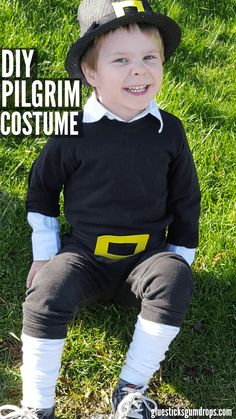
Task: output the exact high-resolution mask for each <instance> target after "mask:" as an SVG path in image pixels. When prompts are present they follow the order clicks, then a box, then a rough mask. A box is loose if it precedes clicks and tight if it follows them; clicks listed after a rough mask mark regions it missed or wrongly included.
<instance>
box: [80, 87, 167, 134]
mask: <svg viewBox="0 0 236 419" xmlns="http://www.w3.org/2000/svg"><path fill="white" fill-rule="evenodd" d="M149 113H150V114H151V115H153V116H154V117H155V118H157V119H158V120H159V122H160V128H159V130H158V132H159V133H160V132H162V129H163V120H162V117H161V113H160V111H159V109H158V106H157V104H156V102H154V100H152V101H151V102H150V103H149V105H148V106H147V108H146V109H144V111H142V112H140V113H139V114H138V115H136V116H135V117H134V118H133V119H131V120H130V121H128V122H133V121H136V120H137V119H140V118H143V117H144V116H146V115H147V114H149ZM104 116H107V118H109V119H116V120H117V121H122V122H127V121H124V120H123V119H121V118H120V117H119V116H117V115H115V114H113V113H112V112H110V111H108V110H107V109H106V108H105V107H104V106H103V105H102V104H101V103H100V102H99V101H98V100H97V98H96V95H95V93H94V92H93V93H92V95H91V96H90V97H89V98H88V100H87V102H86V104H85V106H84V113H83V122H85V123H92V122H97V121H99V120H100V119H102V118H103V117H104Z"/></svg>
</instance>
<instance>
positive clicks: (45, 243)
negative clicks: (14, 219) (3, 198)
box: [27, 212, 61, 260]
mask: <svg viewBox="0 0 236 419" xmlns="http://www.w3.org/2000/svg"><path fill="white" fill-rule="evenodd" d="M27 218H28V222H29V224H30V226H31V227H32V230H33V231H32V236H31V238H32V252H33V260H49V259H51V258H52V257H53V256H55V254H56V253H57V252H58V251H59V250H60V248H61V242H60V236H59V233H60V228H59V224H58V220H57V218H56V217H49V216H46V215H43V214H40V213H37V212H29V213H28V216H27Z"/></svg>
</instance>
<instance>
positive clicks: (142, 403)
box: [111, 385, 157, 419]
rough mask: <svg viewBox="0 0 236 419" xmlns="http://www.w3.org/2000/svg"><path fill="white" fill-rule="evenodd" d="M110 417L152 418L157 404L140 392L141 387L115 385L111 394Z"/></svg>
mask: <svg viewBox="0 0 236 419" xmlns="http://www.w3.org/2000/svg"><path fill="white" fill-rule="evenodd" d="M111 404H112V414H111V418H112V419H153V418H156V417H157V413H156V412H157V404H156V402H154V400H152V399H150V398H149V397H147V396H146V395H145V394H144V393H142V387H138V386H129V385H126V386H124V387H121V386H117V387H116V388H115V390H114V392H113V394H112V400H111Z"/></svg>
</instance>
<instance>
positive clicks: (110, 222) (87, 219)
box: [27, 111, 200, 254]
mask: <svg viewBox="0 0 236 419" xmlns="http://www.w3.org/2000/svg"><path fill="white" fill-rule="evenodd" d="M161 115H162V118H163V124H164V127H163V130H162V132H161V133H158V129H159V121H158V120H157V119H156V118H155V117H153V116H152V115H150V114H149V115H147V116H145V117H144V118H142V119H139V120H136V121H134V122H131V123H125V122H119V121H116V120H109V119H108V118H106V117H103V118H102V119H101V120H100V121H98V122H94V123H82V117H83V113H82V112H80V113H79V114H78V126H79V135H78V136H54V137H52V138H50V139H49V140H48V142H47V143H46V145H45V146H44V148H43V150H42V151H41V153H40V155H39V157H38V158H37V160H36V161H35V162H34V164H33V167H32V169H31V172H30V176H29V189H28V193H27V211H31V212H39V213H41V214H44V215H48V216H53V217H56V216H58V215H59V194H60V192H61V190H62V189H63V188H64V213H65V217H66V219H67V221H68V223H69V225H70V226H71V233H70V234H71V236H72V237H73V238H74V239H75V240H78V241H81V242H82V243H84V244H85V245H87V246H88V247H89V248H90V249H91V250H92V251H94V249H95V246H96V241H97V237H98V236H103V235H115V236H129V235H139V234H148V235H150V237H149V240H148V244H147V247H146V249H154V248H155V249H161V248H162V247H163V245H164V243H165V240H166V239H167V241H168V242H169V243H172V244H175V245H179V246H186V247H189V248H193V247H196V245H197V244H198V219H199V207H200V192H199V185H198V180H197V175H196V170H195V166H194V163H193V159H192V155H191V152H190V150H189V146H188V144H187V141H186V137H185V133H184V130H183V127H182V124H181V122H180V120H179V119H178V118H176V117H174V116H173V115H170V114H168V113H167V112H164V111H161ZM125 242H126V243H128V242H129V240H128V239H127V240H125ZM123 249H124V247H123ZM129 252H131V253H132V251H129V250H128V253H127V254H129ZM111 253H115V251H114V252H113V251H111ZM117 253H119V250H117ZM121 254H125V253H124V252H123V251H122V250H121Z"/></svg>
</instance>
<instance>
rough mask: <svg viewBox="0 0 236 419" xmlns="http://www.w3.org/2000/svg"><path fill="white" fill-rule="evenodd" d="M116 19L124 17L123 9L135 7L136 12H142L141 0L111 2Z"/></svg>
mask: <svg viewBox="0 0 236 419" xmlns="http://www.w3.org/2000/svg"><path fill="white" fill-rule="evenodd" d="M112 6H113V8H114V11H115V14H116V17H121V16H125V7H136V9H137V11H138V12H144V7H143V2H142V1H141V0H124V1H117V2H113V3H112Z"/></svg>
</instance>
